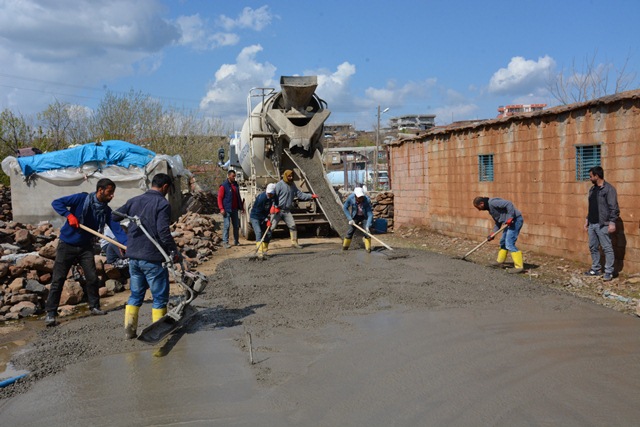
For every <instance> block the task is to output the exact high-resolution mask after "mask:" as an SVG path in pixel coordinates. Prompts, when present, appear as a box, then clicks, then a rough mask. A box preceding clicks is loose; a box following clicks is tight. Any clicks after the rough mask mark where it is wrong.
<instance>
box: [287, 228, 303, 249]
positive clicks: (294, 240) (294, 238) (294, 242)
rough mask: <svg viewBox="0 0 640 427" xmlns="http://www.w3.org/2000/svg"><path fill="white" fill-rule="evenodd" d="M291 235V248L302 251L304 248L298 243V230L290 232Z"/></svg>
mask: <svg viewBox="0 0 640 427" xmlns="http://www.w3.org/2000/svg"><path fill="white" fill-rule="evenodd" d="M289 232H290V233H291V247H292V248H296V249H302V246H301V245H300V244H299V243H298V230H290V231H289Z"/></svg>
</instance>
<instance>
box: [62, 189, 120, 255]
mask: <svg viewBox="0 0 640 427" xmlns="http://www.w3.org/2000/svg"><path fill="white" fill-rule="evenodd" d="M87 197H89V194H88V193H76V194H72V195H70V196H64V197H60V198H59V199H55V200H54V201H53V202H51V206H52V207H53V210H54V211H56V212H57V213H59V214H60V215H62V216H63V217H65V218H66V217H68V216H69V214H73V215H74V216H75V217H76V218H78V220H79V221H80V218H83V215H82V209H83V207H84V202H85V200H86V198H87ZM105 209H106V211H107V218H106V225H108V226H109V227H110V228H111V230H112V231H113V234H114V235H115V236H116V239H117V240H118V241H119V242H120V243H122V244H125V245H126V244H127V235H126V234H125V233H124V230H123V229H122V228H121V227H120V224H118V223H117V222H115V221H113V219H112V218H111V208H109V207H108V206H106V208H105ZM88 213H89V215H86V216H84V218H83V219H82V221H83V222H82V225H84V226H86V227H89V228H91V229H92V230H95V231H99V230H100V228H101V227H103V226H104V225H105V224H98V220H97V219H96V218H95V217H94V215H92V214H91V208H89V212H88ZM95 238H96V237H95V236H94V235H93V234H91V233H89V232H88V231H85V230H82V229H80V228H74V227H72V226H70V225H69V223H68V222H66V221H65V223H64V224H63V225H62V228H61V229H60V240H62V241H63V242H65V243H67V244H69V245H72V246H89V245H92V244H93V243H94V240H95Z"/></svg>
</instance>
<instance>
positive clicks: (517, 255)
mask: <svg viewBox="0 0 640 427" xmlns="http://www.w3.org/2000/svg"><path fill="white" fill-rule="evenodd" d="M511 259H512V260H513V267H514V268H512V269H510V270H508V272H509V273H522V272H523V271H524V261H522V252H521V251H518V252H511Z"/></svg>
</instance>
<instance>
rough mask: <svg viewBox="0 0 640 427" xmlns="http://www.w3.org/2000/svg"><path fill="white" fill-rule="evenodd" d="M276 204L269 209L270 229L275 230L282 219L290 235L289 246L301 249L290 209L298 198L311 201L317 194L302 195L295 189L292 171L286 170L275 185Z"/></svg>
mask: <svg viewBox="0 0 640 427" xmlns="http://www.w3.org/2000/svg"><path fill="white" fill-rule="evenodd" d="M275 191H276V193H275V194H276V200H277V201H276V203H275V204H274V206H273V207H272V208H271V213H272V214H273V219H272V224H271V229H272V230H273V229H275V228H276V226H277V225H278V221H280V219H282V220H283V221H284V222H285V224H287V227H288V228H289V234H290V235H291V246H292V247H294V248H296V249H302V246H300V245H299V244H298V231H297V229H296V222H295V220H294V219H293V214H292V213H291V208H292V207H293V200H294V199H295V198H298V199H299V200H311V199H317V198H318V195H317V194H310V193H303V192H302V191H300V190H299V189H298V187H296V184H295V183H294V182H293V171H292V170H290V169H287V170H286V171H284V173H283V174H282V179H281V180H280V181H278V183H277V184H276V190H275Z"/></svg>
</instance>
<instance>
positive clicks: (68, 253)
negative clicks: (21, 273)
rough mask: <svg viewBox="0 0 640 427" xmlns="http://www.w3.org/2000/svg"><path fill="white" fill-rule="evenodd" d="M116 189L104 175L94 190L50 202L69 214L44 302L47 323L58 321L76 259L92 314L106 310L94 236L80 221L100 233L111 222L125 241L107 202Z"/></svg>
mask: <svg viewBox="0 0 640 427" xmlns="http://www.w3.org/2000/svg"><path fill="white" fill-rule="evenodd" d="M115 191H116V184H115V183H114V182H113V181H111V180H110V179H107V178H102V179H101V180H99V181H98V183H97V184H96V191H95V192H94V193H89V194H87V193H77V194H72V195H70V196H65V197H60V198H59V199H56V200H54V201H53V202H52V203H51V206H52V207H53V209H54V210H55V211H56V212H57V213H59V214H60V215H62V216H64V217H66V218H67V222H65V223H64V225H63V226H62V228H61V229H60V241H59V242H58V249H57V252H56V259H55V262H54V265H53V273H52V278H51V289H50V290H49V296H48V297H47V302H46V304H45V311H46V312H47V315H46V317H45V319H44V323H45V325H47V326H54V325H56V323H57V322H56V316H57V315H58V305H59V304H60V295H61V294H62V286H63V285H64V281H65V280H66V279H67V274H68V273H69V270H70V269H71V266H72V265H73V264H75V263H78V264H80V267H82V271H83V272H84V276H85V278H86V280H87V286H86V290H87V299H88V300H89V310H90V313H91V314H93V315H100V314H106V312H104V311H102V310H100V295H99V294H98V288H99V282H98V275H97V273H96V263H95V259H94V242H95V237H94V235H93V234H91V233H89V232H87V231H85V230H83V229H82V228H80V225H81V224H82V225H83V226H85V227H88V228H91V229H92V230H95V231H98V232H100V233H102V232H103V231H104V227H105V225H109V227H110V228H111V230H112V231H113V233H114V235H115V236H116V239H117V240H118V241H119V242H120V243H122V244H126V243H127V236H126V235H125V234H124V231H122V228H121V227H120V224H118V223H117V222H115V221H113V220H112V219H111V208H110V207H109V206H108V204H109V202H110V201H111V200H112V199H113V196H114V194H115Z"/></svg>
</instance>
